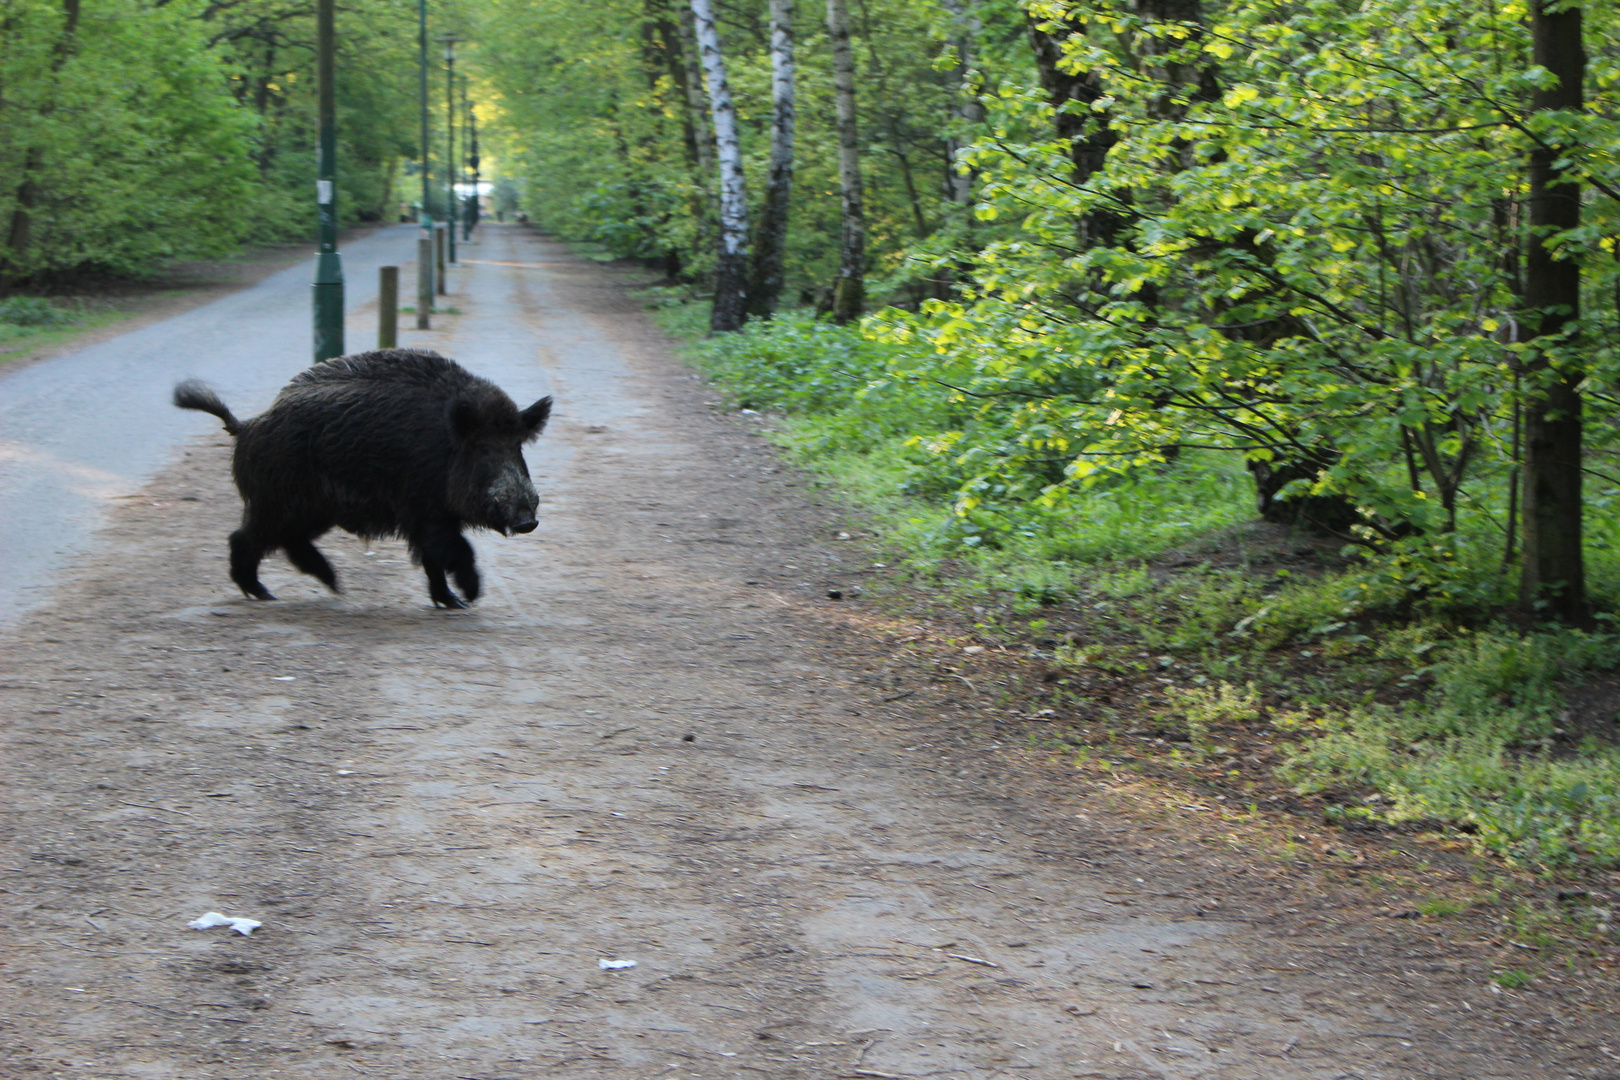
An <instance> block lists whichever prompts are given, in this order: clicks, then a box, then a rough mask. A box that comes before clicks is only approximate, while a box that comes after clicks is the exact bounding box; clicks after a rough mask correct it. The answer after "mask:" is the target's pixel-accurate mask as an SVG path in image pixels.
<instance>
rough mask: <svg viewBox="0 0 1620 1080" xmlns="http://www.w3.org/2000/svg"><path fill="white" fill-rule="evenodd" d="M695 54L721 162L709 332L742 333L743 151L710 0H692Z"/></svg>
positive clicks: (745, 218) (744, 280) (745, 268)
mask: <svg viewBox="0 0 1620 1080" xmlns="http://www.w3.org/2000/svg"><path fill="white" fill-rule="evenodd" d="M692 17H693V22H694V30H695V32H696V34H697V45H698V54H699V56H700V57H701V59H702V61H703V71H704V74H705V75H706V76H708V84H709V113H710V115H711V116H712V117H713V118H714V139H715V147H716V150H717V151H718V153H719V158H720V260H719V264H718V265H717V266H716V267H715V272H714V310H713V311H712V312H711V313H710V315H709V329H710V330H713V331H715V332H717V333H719V332H724V331H728V330H738V329H741V327H742V324H743V323H744V322H745V321H746V320H747V318H748V291H747V290H748V198H747V194H746V191H745V190H744V187H743V167H742V146H741V144H740V143H739V142H738V140H737V110H736V107H735V106H734V105H733V104H732V101H731V86H730V84H729V83H727V82H726V65H725V59H724V57H723V56H722V55H721V52H720V33H719V31H718V30H717V29H716V27H715V25H714V5H713V4H712V3H711V0H692Z"/></svg>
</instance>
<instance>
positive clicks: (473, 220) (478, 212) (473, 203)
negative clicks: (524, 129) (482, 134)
mask: <svg viewBox="0 0 1620 1080" xmlns="http://www.w3.org/2000/svg"><path fill="white" fill-rule="evenodd" d="M461 100H462V103H463V104H464V105H465V106H466V109H467V142H468V147H469V151H468V154H467V163H468V164H469V165H471V166H472V195H471V196H470V198H469V201H468V204H467V229H466V232H464V233H463V234H462V235H463V236H464V237H466V238H467V239H468V240H471V239H472V231H473V227H474V226H476V225H477V224H478V220H479V218H481V217H483V207H482V206H481V205H480V200H479V197H478V182H479V176H478V114H477V113H475V112H473V107H472V99H471V98H469V97H468V96H467V79H466V77H465V76H464V77H463V78H462V80H461Z"/></svg>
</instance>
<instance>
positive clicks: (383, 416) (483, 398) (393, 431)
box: [174, 349, 551, 608]
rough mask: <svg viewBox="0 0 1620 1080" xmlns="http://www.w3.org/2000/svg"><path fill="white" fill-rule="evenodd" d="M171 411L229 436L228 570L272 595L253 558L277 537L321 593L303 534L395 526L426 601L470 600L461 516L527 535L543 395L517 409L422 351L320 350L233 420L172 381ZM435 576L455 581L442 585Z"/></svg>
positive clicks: (321, 564)
mask: <svg viewBox="0 0 1620 1080" xmlns="http://www.w3.org/2000/svg"><path fill="white" fill-rule="evenodd" d="M174 403H175V404H176V405H178V406H179V407H180V408H182V409H198V410H200V411H202V412H206V413H212V414H213V415H215V416H217V417H219V419H220V420H221V421H222V422H223V423H224V424H225V430H226V431H228V432H229V433H230V434H232V435H234V436H235V437H236V447H235V454H234V456H233V458H232V463H231V474H232V476H233V477H234V478H235V480H236V488H237V490H238V491H240V492H241V494H242V503H243V509H242V527H241V528H240V529H237V530H236V531H235V532H233V533H232V534H231V540H230V546H231V580H232V581H234V582H236V584H237V586H238V587H240V588H241V590H242V592H243V593H245V594H246V595H247V596H248V597H250V598H252V599H256V600H274V599H275V597H273V596H271V595H270V592H269V590H268V589H266V588H265V587H264V585H263V584H262V583H260V581H259V562H260V560H261V559H263V558H264V556H265V555H266V554H268V553H270V552H272V551H274V550H276V549H277V548H280V549H281V550H282V551H283V552H285V553H286V555H287V558H288V560H289V561H290V562H291V563H292V564H293V565H294V566H296V567H297V568H298V569H300V570H302V571H303V572H304V573H306V574H310V575H312V576H313V577H316V578H318V579H320V580H321V581H322V582H323V583H325V584H326V586H327V587H328V588H330V589H331V590H332V591H333V592H339V591H341V590H340V589H339V588H338V582H337V575H336V574H335V573H334V572H333V570H332V565H331V563H329V562H327V561H326V557H325V556H323V555H322V554H321V553H320V552H319V551H318V550H316V548H315V544H314V541H315V540H316V539H318V538H319V537H320V536H321V535H322V534H324V533H326V532H327V531H328V530H329V529H331V528H333V527H334V526H336V527H337V528H340V529H346V530H348V531H349V532H351V533H353V534H355V535H356V536H359V537H362V538H365V539H368V540H369V539H373V538H378V537H389V536H397V537H403V538H404V539H405V541H406V543H408V544H409V545H410V549H411V555H412V558H414V559H415V560H416V561H418V562H419V563H420V564H421V566H422V570H423V572H424V573H426V574H427V581H428V595H429V596H430V597H432V599H433V603H434V604H435V605H438V606H440V607H446V608H461V607H466V606H467V604H468V603H470V602H472V601H474V600H476V599H478V592H479V578H478V567H477V566H476V565H475V562H474V557H473V549H472V545H471V544H469V543H467V540H466V537H464V536H462V534H461V531H462V529H463V528H465V527H467V526H473V527H478V528H485V529H493V530H495V531H496V532H499V533H502V534H503V535H507V536H510V535H511V534H512V533H526V532H532V531H533V530H534V528H535V525H536V522H535V518H534V512H535V508H536V506H538V505H539V497H538V496H537V495H536V494H535V490H534V484H533V482H532V481H531V480H530V479H529V469H528V466H527V464H526V463H525V462H524V460H523V445H524V444H525V443H528V442H532V441H533V440H534V439H535V438H537V437H538V436H539V434H540V432H541V431H542V430H543V429H544V428H545V426H546V419H547V418H548V417H549V416H550V415H551V398H550V397H543V398H541V399H540V400H539V401H536V402H535V403H534V404H533V405H530V406H529V407H528V408H526V409H521V410H520V409H519V408H518V407H517V406H516V405H515V404H514V403H513V402H512V399H511V398H509V397H507V396H506V394H505V393H504V392H502V391H501V389H500V388H499V387H497V386H496V385H495V384H494V383H491V382H489V381H487V380H485V379H481V378H479V377H478V376H476V375H473V374H471V373H470V372H468V371H467V370H466V369H465V368H463V367H461V365H459V364H457V363H455V362H454V361H452V360H447V359H445V358H444V357H443V356H440V355H439V354H438V353H436V352H430V351H427V350H422V349H381V350H378V351H376V352H365V353H355V354H354V355H352V356H340V357H337V358H335V359H332V360H326V361H322V362H321V363H318V364H316V365H315V366H313V367H311V368H308V369H306V370H304V371H302V372H299V374H298V375H297V376H296V377H295V378H294V379H293V380H292V382H290V383H288V384H287V386H286V387H285V388H284V389H283V390H282V391H281V393H280V394H279V395H277V397H276V400H275V401H274V402H273V403H272V404H271V405H270V408H269V409H267V410H266V411H265V412H263V413H261V414H259V415H258V416H255V417H253V418H252V419H251V420H238V419H237V418H236V417H235V416H233V415H232V414H231V411H230V409H228V408H226V406H225V403H224V402H222V401H221V400H220V399H219V397H218V395H216V394H215V393H214V391H213V390H211V389H210V388H209V387H208V386H206V385H205V384H203V383H201V382H197V381H195V380H192V381H187V382H183V383H180V384H179V385H178V386H176V387H175V388H174ZM446 574H448V575H450V576H451V577H452V578H454V579H455V583H456V587H457V588H458V589H459V590H460V591H461V596H460V597H457V596H456V594H455V593H454V592H452V591H451V590H450V587H449V586H448V585H447V584H446V582H445V575H446Z"/></svg>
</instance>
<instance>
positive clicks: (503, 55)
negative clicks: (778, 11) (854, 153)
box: [478, 0, 962, 297]
mask: <svg viewBox="0 0 1620 1080" xmlns="http://www.w3.org/2000/svg"><path fill="white" fill-rule="evenodd" d="M716 7H717V8H718V9H719V18H720V23H721V25H722V35H723V37H724V48H725V61H726V67H727V74H728V80H729V82H730V83H731V87H732V92H733V95H734V97H735V99H736V102H737V109H738V114H739V121H740V126H741V132H740V136H741V139H742V144H743V153H744V158H745V161H744V169H745V174H746V178H747V184H748V190H749V194H750V197H751V198H752V200H753V202H754V206H753V207H752V210H753V212H754V214H755V215H756V216H755V218H754V220H756V221H757V213H758V206H759V202H760V201H761V200H762V198H763V194H764V190H765V180H766V174H767V169H768V157H769V140H770V128H771V69H770V58H769V53H768V50H767V46H768V38H769V31H768V26H767V25H766V23H765V20H764V11H763V8H764V5H763V4H745V3H735V2H722V3H719V4H717V5H716ZM684 9H685V5H684V4H683V3H680V2H679V0H650V2H642V0H607V2H604V3H597V4H582V3H579V2H578V0H539V2H535V0H489V2H488V3H486V4H484V5H482V6H481V8H480V11H481V13H482V17H481V26H482V30H481V34H480V36H481V38H482V44H481V46H480V49H479V54H478V65H479V71H480V73H481V78H482V79H483V80H484V81H485V83H486V85H487V87H488V92H489V100H490V102H491V105H492V111H493V114H494V119H495V124H494V131H493V133H492V134H493V137H494V138H495V139H496V140H497V142H498V145H499V147H500V149H501V154H502V161H503V165H502V168H503V170H504V173H505V175H507V176H508V177H509V178H510V179H512V180H514V181H515V182H516V184H517V186H518V187H519V188H520V189H521V198H522V205H523V207H524V209H525V210H526V211H527V212H528V213H529V214H530V215H531V216H532V217H533V218H534V220H536V221H537V222H539V223H540V224H541V225H543V226H544V227H545V228H547V229H548V230H550V231H552V232H554V233H556V234H557V235H559V236H562V237H564V238H565V239H587V240H594V241H597V242H599V243H602V244H604V245H606V246H607V247H608V248H609V249H610V250H611V251H612V252H613V253H614V254H615V255H617V256H620V257H630V258H642V259H658V260H660V261H662V262H663V263H664V264H665V265H667V266H671V267H673V266H676V265H679V266H680V267H682V268H683V273H684V274H685V275H686V276H688V277H691V278H693V279H697V280H701V279H703V278H704V277H705V276H706V275H707V274H708V273H710V272H711V271H712V270H713V266H714V261H715V253H714V245H715V237H716V225H715V221H714V216H715V211H714V204H713V201H714V189H715V184H716V181H715V179H714V178H713V177H712V176H709V175H707V174H706V173H705V172H704V170H703V168H702V158H701V154H700V151H699V148H698V143H697V141H698V140H712V133H711V132H710V130H709V127H708V125H709V120H708V117H707V108H708V105H707V99H706V97H705V96H704V95H705V91H704V89H703V84H702V81H701V76H700V74H699V72H698V71H697V68H696V57H697V53H696V49H695V45H694V43H693V41H692V39H691V36H690V33H689V31H687V30H685V29H683V13H684ZM942 20H943V16H942V15H941V13H940V11H939V10H938V9H937V8H936V6H935V5H934V4H933V3H923V4H917V3H910V2H905V0H868V2H867V3H866V4H865V5H864V6H861V7H859V8H857V9H856V18H855V20H854V22H855V26H854V27H853V30H854V34H855V37H856V54H857V55H856V62H857V65H858V66H859V69H860V73H859V76H858V79H859V85H858V90H857V104H858V107H859V109H860V118H859V122H860V127H861V131H862V144H863V153H862V169H863V171H864V175H865V180H866V214H867V219H868V228H869V233H870V238H869V248H870V250H871V252H872V263H873V265H872V270H873V272H874V273H875V274H878V275H882V276H883V277H884V278H885V280H886V281H887V284H888V286H889V288H890V289H891V290H896V291H901V292H904V291H906V290H908V289H912V288H913V286H914V285H915V282H914V280H913V276H914V271H916V270H920V269H921V267H920V266H919V267H912V266H910V265H909V264H908V263H906V261H905V259H904V257H903V253H904V252H905V251H906V249H907V248H908V247H909V246H910V245H912V244H914V243H916V242H917V241H919V240H920V239H922V238H924V237H927V236H930V235H932V234H933V233H934V232H935V230H937V229H938V228H939V227H940V226H941V224H942V223H943V222H944V221H945V220H946V218H947V216H948V213H949V210H948V208H947V206H946V205H945V204H946V199H945V191H946V188H947V186H948V181H949V176H950V169H951V161H950V145H951V138H952V136H953V134H956V133H955V132H953V131H952V123H953V122H952V120H951V113H952V111H953V109H954V108H958V107H960V105H961V104H962V103H961V102H960V101H959V100H958V98H957V93H956V91H957V88H958V87H959V85H960V76H959V75H958V74H957V72H956V71H955V69H954V67H949V66H947V67H941V66H939V64H937V63H936V61H937V60H938V59H939V57H940V54H941V51H942V49H943V48H944V36H943V35H944V30H942V29H941V25H942ZM796 23H797V25H796V33H795V38H796V42H797V48H796V53H797V82H798V109H797V129H796V144H797V153H796V164H795V171H794V180H793V190H794V195H793V200H792V208H791V223H790V227H789V234H788V251H787V283H788V288H787V291H786V292H785V294H784V295H786V296H789V297H791V296H793V295H794V294H796V293H799V292H814V291H815V290H817V289H821V288H825V287H828V286H830V284H831V281H832V278H833V275H834V274H835V273H836V269H837V263H838V243H839V221H840V211H839V203H838V173H837V137H836V134H835V131H834V126H833V124H834V106H833V87H832V72H831V67H832V61H831V54H830V46H829V43H828V39H827V35H826V31H825V19H824V18H823V17H822V12H821V9H819V8H817V7H814V6H804V5H801V6H800V7H799V9H798V12H797V16H796ZM694 102H695V106H694ZM709 160H711V161H712V157H711V158H710V159H709ZM711 168H712V166H711Z"/></svg>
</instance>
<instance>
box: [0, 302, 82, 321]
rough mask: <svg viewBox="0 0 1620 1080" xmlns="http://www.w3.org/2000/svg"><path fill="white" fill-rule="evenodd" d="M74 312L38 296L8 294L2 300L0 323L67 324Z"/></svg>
mask: <svg viewBox="0 0 1620 1080" xmlns="http://www.w3.org/2000/svg"><path fill="white" fill-rule="evenodd" d="M73 321H74V319H73V314H72V313H71V312H69V311H65V310H63V309H62V308H60V307H58V306H57V305H55V304H53V303H51V302H50V301H49V300H46V299H43V298H41V297H37V296H8V297H7V298H6V299H4V300H0V325H5V326H29V327H33V326H67V325H69V324H70V323H72V322H73Z"/></svg>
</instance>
